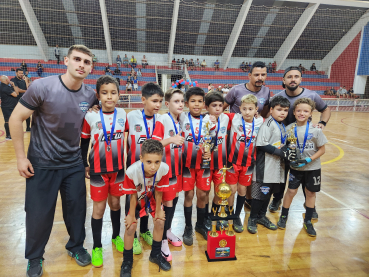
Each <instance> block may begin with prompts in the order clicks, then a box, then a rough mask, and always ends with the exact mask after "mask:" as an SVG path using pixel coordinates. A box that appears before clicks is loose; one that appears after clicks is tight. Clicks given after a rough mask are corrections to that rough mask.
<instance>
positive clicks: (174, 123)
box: [168, 112, 182, 148]
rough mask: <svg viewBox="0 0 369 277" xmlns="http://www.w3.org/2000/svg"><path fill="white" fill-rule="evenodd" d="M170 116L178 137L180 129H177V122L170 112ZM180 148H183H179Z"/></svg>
mask: <svg viewBox="0 0 369 277" xmlns="http://www.w3.org/2000/svg"><path fill="white" fill-rule="evenodd" d="M168 115H169V117H170V119H171V120H172V122H173V125H174V130H175V131H176V135H178V129H177V126H176V122H175V121H174V119H173V117H172V115H171V114H170V112H168ZM178 147H179V148H182V146H178Z"/></svg>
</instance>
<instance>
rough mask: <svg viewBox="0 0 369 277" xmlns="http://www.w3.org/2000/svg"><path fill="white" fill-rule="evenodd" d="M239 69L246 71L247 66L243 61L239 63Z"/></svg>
mask: <svg viewBox="0 0 369 277" xmlns="http://www.w3.org/2000/svg"><path fill="white" fill-rule="evenodd" d="M240 69H241V70H242V71H243V72H247V66H246V64H245V62H242V63H241V65H240Z"/></svg>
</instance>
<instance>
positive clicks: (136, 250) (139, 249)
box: [133, 238, 142, 255]
mask: <svg viewBox="0 0 369 277" xmlns="http://www.w3.org/2000/svg"><path fill="white" fill-rule="evenodd" d="M141 253H142V247H141V242H140V241H139V240H138V238H134V240H133V254H135V255H140V254H141Z"/></svg>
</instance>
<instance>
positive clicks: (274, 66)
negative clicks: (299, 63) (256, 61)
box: [250, 61, 277, 73]
mask: <svg viewBox="0 0 369 277" xmlns="http://www.w3.org/2000/svg"><path fill="white" fill-rule="evenodd" d="M250 64H251V63H250ZM250 68H251V67H250ZM276 70H277V62H276V61H274V63H272V73H275V72H276Z"/></svg>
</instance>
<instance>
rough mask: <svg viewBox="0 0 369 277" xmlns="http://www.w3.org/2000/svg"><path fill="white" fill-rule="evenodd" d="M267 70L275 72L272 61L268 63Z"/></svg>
mask: <svg viewBox="0 0 369 277" xmlns="http://www.w3.org/2000/svg"><path fill="white" fill-rule="evenodd" d="M267 72H268V73H272V72H273V66H272V63H269V64H268V65H267Z"/></svg>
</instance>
